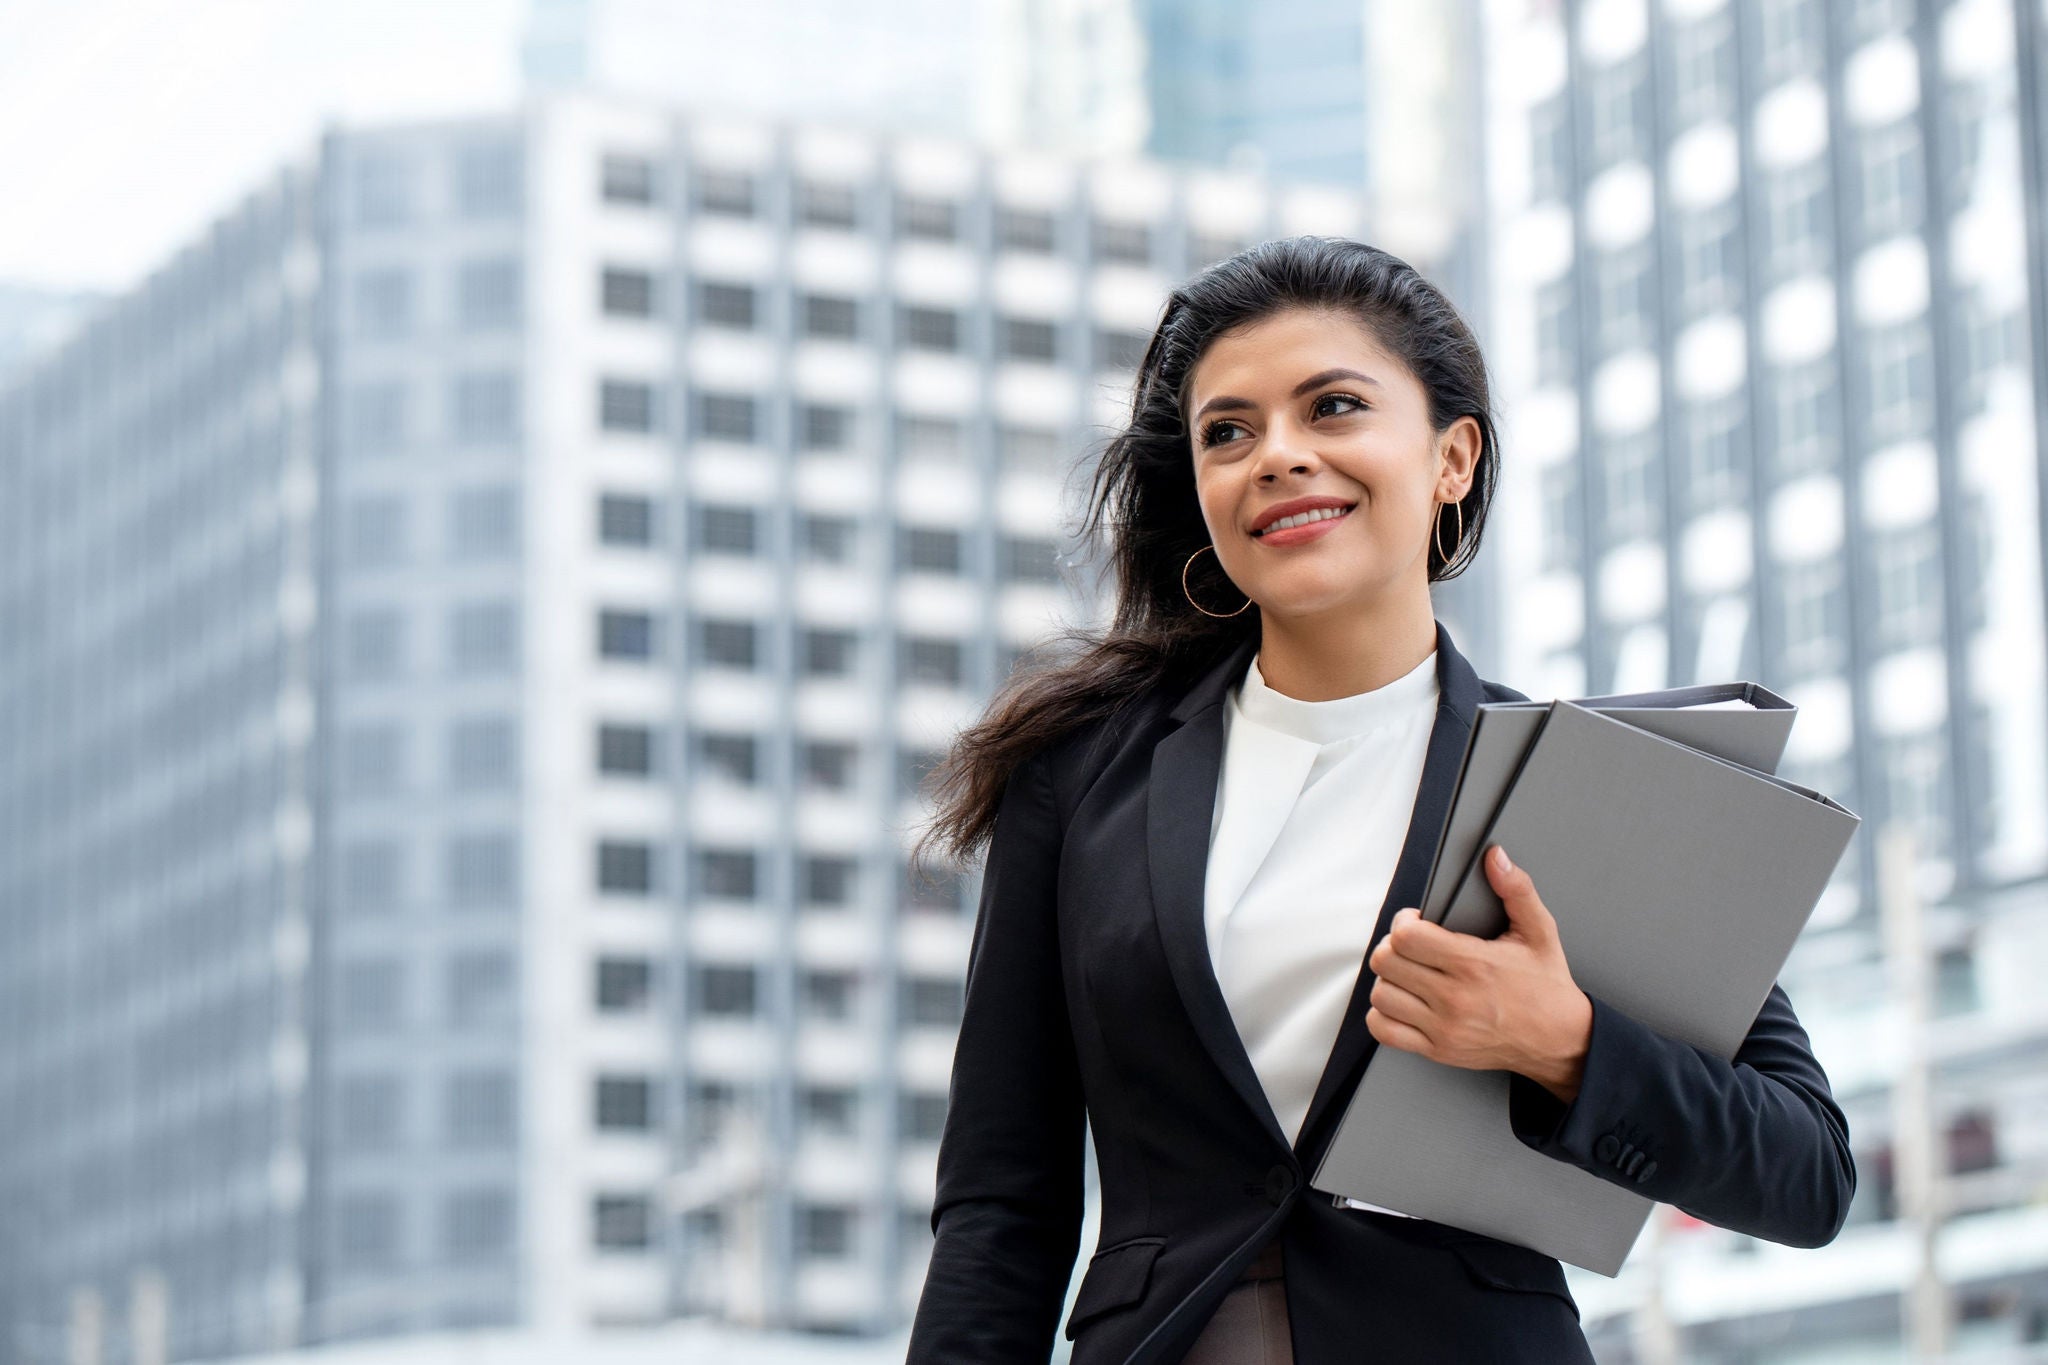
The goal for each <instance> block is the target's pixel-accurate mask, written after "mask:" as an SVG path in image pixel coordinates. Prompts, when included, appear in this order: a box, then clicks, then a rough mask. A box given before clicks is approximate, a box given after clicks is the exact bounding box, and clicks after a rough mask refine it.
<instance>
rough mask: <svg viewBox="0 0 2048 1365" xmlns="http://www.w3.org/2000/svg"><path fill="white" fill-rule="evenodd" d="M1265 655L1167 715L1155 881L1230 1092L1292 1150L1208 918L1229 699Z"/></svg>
mask: <svg viewBox="0 0 2048 1365" xmlns="http://www.w3.org/2000/svg"><path fill="white" fill-rule="evenodd" d="M1258 647H1259V640H1258V636H1257V635H1253V636H1250V637H1248V638H1247V639H1245V640H1244V641H1242V642H1240V643H1239V645H1238V646H1237V647H1236V648H1235V649H1233V650H1231V652H1230V653H1229V655H1227V656H1226V657H1225V658H1224V659H1223V660H1222V662H1220V663H1218V664H1216V665H1215V666H1214V667H1213V668H1211V669H1210V670H1209V671H1208V672H1207V673H1205V674H1203V675H1202V676H1201V677H1200V678H1199V679H1197V680H1196V682H1195V684H1194V686H1193V687H1191V688H1189V690H1188V693H1187V695H1186V696H1184V697H1183V698H1181V700H1180V702H1179V703H1178V704H1177V705H1175V707H1174V708H1173V710H1172V711H1171V712H1169V713H1168V714H1169V715H1170V716H1171V717H1172V719H1174V720H1177V721H1179V722H1181V723H1180V725H1179V726H1178V727H1177V728H1175V729H1173V730H1171V731H1169V732H1168V733H1167V734H1166V735H1165V736H1163V737H1162V738H1161V739H1160V740H1159V741H1158V742H1157V743H1156V744H1154V745H1153V747H1152V772H1151V776H1150V778H1149V780H1148V784H1147V788H1146V793H1145V856H1146V865H1147V870H1148V871H1149V872H1150V874H1151V879H1152V913H1153V915H1154V916H1155V917H1156V918H1157V920H1158V923H1159V937H1160V939H1161V941H1162V942H1163V943H1164V944H1165V948H1166V962H1167V966H1168V968H1169V969H1170V970H1171V971H1172V973H1173V984H1174V987H1175V989H1177V990H1178V991H1179V992H1180V998H1181V1004H1182V1006H1183V1007H1185V1008H1186V1010H1187V1013H1188V1019H1189V1020H1190V1021H1191V1022H1192V1023H1193V1024H1194V1028H1195V1033H1196V1034H1197V1035H1198V1036H1199V1037H1200V1038H1201V1040H1202V1043H1203V1045H1204V1046H1205V1047H1206V1048H1207V1049H1208V1051H1209V1055H1210V1056H1211V1057H1212V1058H1213V1059H1214V1060H1215V1062H1216V1065H1217V1067H1218V1068H1219V1069H1220V1070H1221V1071H1222V1072H1223V1075H1224V1077H1225V1079H1227V1080H1228V1081H1229V1082H1230V1085H1231V1088H1232V1089H1234V1090H1236V1091H1237V1094H1238V1097H1239V1098H1240V1099H1242V1100H1243V1101H1244V1102H1245V1104H1246V1105H1247V1106H1249V1107H1250V1109H1251V1111H1252V1112H1253V1113H1255V1114H1257V1115H1258V1116H1259V1119H1260V1121H1261V1122H1262V1123H1264V1124H1265V1126H1266V1128H1267V1130H1268V1131H1269V1132H1270V1133H1271V1134H1272V1136H1273V1138H1274V1140H1275V1141H1276V1142H1277V1143H1278V1144H1279V1145H1280V1146H1282V1147H1285V1146H1286V1145H1287V1138H1286V1135H1285V1134H1283V1133H1282V1132H1281V1131H1280V1121H1279V1120H1278V1119H1277V1118H1275V1117H1274V1116H1273V1106H1272V1105H1270V1104H1269V1103H1267V1101H1266V1092H1265V1089H1264V1087H1263V1086H1261V1085H1260V1084H1259V1074H1258V1072H1257V1070H1255V1069H1254V1068H1253V1066H1252V1059H1251V1054H1249V1053H1248V1052H1246V1051H1245V1047H1244V1040H1243V1039H1242V1038H1241V1037H1239V1036H1238V1032H1237V1025H1236V1024H1235V1023H1234V1022H1232V1020H1231V1017H1230V1006H1229V1004H1228V1003H1227V1002H1226V1001H1225V1000H1224V998H1223V988H1222V987H1221V986H1219V985H1218V984H1217V982H1216V971H1215V968H1214V966H1213V965H1212V964H1211V962H1210V959H1209V940H1208V931H1207V929H1206V928H1205V927H1204V922H1203V916H1202V911H1203V887H1204V884H1205V883H1206V881H1207V878H1208V867H1209V824H1210V821H1211V818H1212V817H1213V816H1214V814H1215V810H1216V780H1217V778H1218V776H1219V775H1220V774H1221V772H1222V768H1223V694H1224V692H1225V691H1226V690H1227V689H1228V688H1229V686H1230V683H1231V682H1232V681H1234V680H1235V679H1236V678H1237V677H1239V676H1240V675H1241V674H1242V673H1243V671H1244V669H1245V667H1246V666H1247V665H1248V664H1249V663H1250V662H1251V657H1252V655H1253V654H1255V653H1257V652H1258Z"/></svg>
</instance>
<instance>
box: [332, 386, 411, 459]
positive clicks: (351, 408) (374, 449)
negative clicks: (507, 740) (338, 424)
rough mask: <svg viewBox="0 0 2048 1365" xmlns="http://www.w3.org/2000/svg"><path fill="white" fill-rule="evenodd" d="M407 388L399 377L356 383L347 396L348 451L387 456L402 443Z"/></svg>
mask: <svg viewBox="0 0 2048 1365" xmlns="http://www.w3.org/2000/svg"><path fill="white" fill-rule="evenodd" d="M409 394H410V391H409V390H408V389H407V388H406V386H405V383H404V381H403V380H397V379H376V380H368V381H365V382H363V383H361V384H357V385H356V386H354V387H353V388H352V389H350V390H349V395H348V420H347V426H348V437H349V446H350V451H351V453H352V454H355V455H358V456H369V457H375V456H379V455H388V454H390V453H391V452H392V451H395V450H397V449H399V448H400V447H402V446H403V445H404V444H405V440H406V425H407V408H408V398H409Z"/></svg>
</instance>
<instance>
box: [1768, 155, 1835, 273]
mask: <svg viewBox="0 0 2048 1365" xmlns="http://www.w3.org/2000/svg"><path fill="white" fill-rule="evenodd" d="M1762 174H1763V178H1764V218H1765V222H1766V224H1767V225H1768V227H1767V231H1768V237H1769V241H1770V250H1771V275H1772V277H1773V278H1774V279H1779V280H1783V279H1789V278H1791V277H1792V276H1794V275H1802V274H1806V273H1807V272H1809V271H1824V270H1826V269H1827V267H1828V260H1829V249H1828V244H1829V243H1830V242H1831V241H1833V240H1834V232H1833V227H1832V225H1831V224H1830V223H1829V221H1828V216H1829V210H1828V171H1827V162H1826V160H1825V158H1822V157H1813V158H1811V159H1809V160H1806V161H1802V162H1799V163H1797V164H1795V165H1791V166H1785V167H1781V168H1779V169H1776V170H1766V171H1764V172H1763V173H1762Z"/></svg>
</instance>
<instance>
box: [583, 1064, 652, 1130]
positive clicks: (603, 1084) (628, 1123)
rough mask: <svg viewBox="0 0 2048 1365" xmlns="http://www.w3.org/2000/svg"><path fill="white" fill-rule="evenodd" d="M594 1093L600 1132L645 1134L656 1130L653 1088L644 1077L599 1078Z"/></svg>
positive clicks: (595, 1116)
mask: <svg viewBox="0 0 2048 1365" xmlns="http://www.w3.org/2000/svg"><path fill="white" fill-rule="evenodd" d="M595 1090H596V1094H595V1096H594V1103H593V1106H592V1107H593V1109H594V1110H595V1114H594V1115H593V1117H594V1119H595V1121H596V1124H597V1127H598V1128H599V1129H600V1130H602V1131H608V1132H621V1131H623V1132H638V1133H644V1132H646V1131H647V1130H648V1129H650V1128H652V1127H653V1126H654V1084H653V1082H651V1081H649V1080H648V1079H647V1078H646V1077H645V1076H599V1077H598V1078H597V1082H596V1086H595Z"/></svg>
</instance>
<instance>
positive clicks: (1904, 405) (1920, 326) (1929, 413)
mask: <svg viewBox="0 0 2048 1365" xmlns="http://www.w3.org/2000/svg"><path fill="white" fill-rule="evenodd" d="M1864 373H1865V376H1866V379H1867V382H1868V384H1869V392H1868V393H1867V394H1866V398H1867V400H1868V402H1869V404H1870V436H1871V439H1872V440H1873V441H1877V442H1884V441H1892V440H1898V439H1901V438H1905V437H1911V436H1920V435H1923V434H1925V432H1926V431H1927V429H1928V428H1929V426H1931V425H1932V423H1933V420H1934V356H1933V353H1932V351H1931V349H1930V348H1929V346H1928V342H1927V327H1926V324H1925V321H1924V319H1920V318H1915V319H1912V320H1911V321H1908V322H1901V323H1896V324H1893V325H1891V326H1887V327H1879V328H1875V329H1873V330H1872V331H1871V332H1870V334H1869V340H1868V342H1867V345H1866V349H1865V352H1864Z"/></svg>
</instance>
